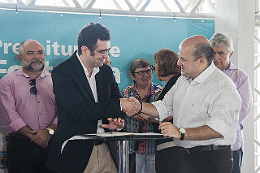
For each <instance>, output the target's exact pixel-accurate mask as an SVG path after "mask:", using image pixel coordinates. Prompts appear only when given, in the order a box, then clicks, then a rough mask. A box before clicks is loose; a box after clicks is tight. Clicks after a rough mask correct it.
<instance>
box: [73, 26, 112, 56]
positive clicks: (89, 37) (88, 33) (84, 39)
mask: <svg viewBox="0 0 260 173" xmlns="http://www.w3.org/2000/svg"><path fill="white" fill-rule="evenodd" d="M98 39H99V40H102V41H103V40H110V31H109V30H108V29H107V28H106V27H105V26H103V25H101V24H100V23H94V22H91V23H89V24H88V25H87V26H85V27H84V28H82V29H81V30H80V32H79V35H78V39H77V42H78V54H79V55H81V54H82V52H81V47H82V46H87V47H88V49H89V50H90V51H91V52H93V51H94V50H95V48H96V46H97V45H96V44H97V40H98Z"/></svg>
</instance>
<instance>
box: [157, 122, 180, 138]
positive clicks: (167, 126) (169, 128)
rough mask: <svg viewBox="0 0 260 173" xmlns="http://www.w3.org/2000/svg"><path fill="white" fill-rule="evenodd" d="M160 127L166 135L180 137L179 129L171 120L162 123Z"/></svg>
mask: <svg viewBox="0 0 260 173" xmlns="http://www.w3.org/2000/svg"><path fill="white" fill-rule="evenodd" d="M159 129H160V130H161V133H162V134H163V136H165V137H171V138H180V132H179V129H178V128H177V127H176V126H174V125H173V124H172V123H170V122H162V123H160V125H159Z"/></svg>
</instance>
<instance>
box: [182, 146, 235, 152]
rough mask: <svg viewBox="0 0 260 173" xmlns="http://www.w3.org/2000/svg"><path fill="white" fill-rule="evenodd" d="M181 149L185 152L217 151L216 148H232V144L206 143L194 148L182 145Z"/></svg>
mask: <svg viewBox="0 0 260 173" xmlns="http://www.w3.org/2000/svg"><path fill="white" fill-rule="evenodd" d="M180 150H181V152H182V153H184V154H194V153H199V152H205V151H215V150H231V146H230V145H205V146H197V147H193V148H183V147H180Z"/></svg>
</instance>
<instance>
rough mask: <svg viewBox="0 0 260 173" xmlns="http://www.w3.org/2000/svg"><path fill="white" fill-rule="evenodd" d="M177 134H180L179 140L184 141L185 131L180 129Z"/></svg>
mask: <svg viewBox="0 0 260 173" xmlns="http://www.w3.org/2000/svg"><path fill="white" fill-rule="evenodd" d="M179 132H180V134H181V138H180V140H183V139H184V136H185V133H186V130H185V129H184V128H180V130H179Z"/></svg>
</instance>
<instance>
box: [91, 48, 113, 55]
mask: <svg viewBox="0 0 260 173" xmlns="http://www.w3.org/2000/svg"><path fill="white" fill-rule="evenodd" d="M110 50H111V48H109V49H105V50H94V51H96V52H98V53H100V54H102V55H105V54H109V52H110Z"/></svg>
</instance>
